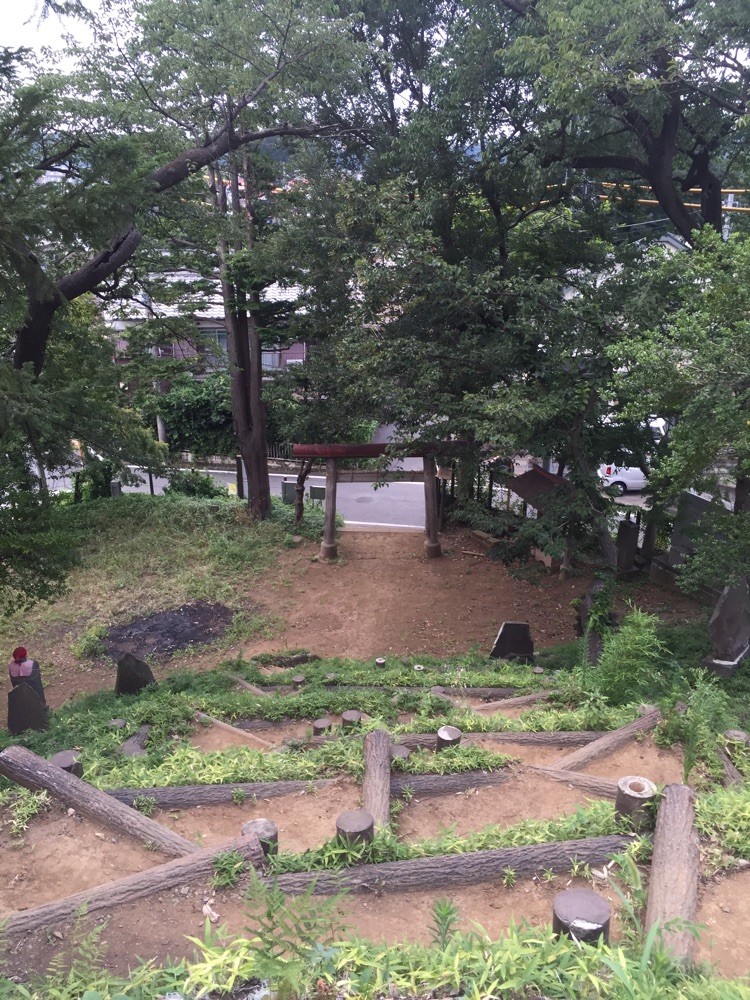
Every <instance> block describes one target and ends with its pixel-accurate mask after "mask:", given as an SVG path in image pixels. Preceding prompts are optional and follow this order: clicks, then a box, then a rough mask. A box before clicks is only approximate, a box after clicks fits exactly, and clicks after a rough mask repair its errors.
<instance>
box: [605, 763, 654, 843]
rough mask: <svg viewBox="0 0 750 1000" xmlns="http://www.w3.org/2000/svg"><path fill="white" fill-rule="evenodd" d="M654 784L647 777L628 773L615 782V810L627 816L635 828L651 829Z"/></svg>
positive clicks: (652, 824)
mask: <svg viewBox="0 0 750 1000" xmlns="http://www.w3.org/2000/svg"><path fill="white" fill-rule="evenodd" d="M655 802H656V785H655V784H654V783H653V781H649V779H648V778H640V777H638V776H637V775H634V774H628V775H626V776H625V777H624V778H620V780H619V781H618V782H617V797H616V798H615V812H616V813H617V814H618V816H627V817H629V818H630V820H631V821H632V823H633V826H634V827H635V829H636V830H651V829H653V826H654V822H655V819H656V814H655V812H654V809H653V806H654V804H655Z"/></svg>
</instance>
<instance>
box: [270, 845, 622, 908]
mask: <svg viewBox="0 0 750 1000" xmlns="http://www.w3.org/2000/svg"><path fill="white" fill-rule="evenodd" d="M631 842H632V837H626V836H613V837H591V838H590V839H588V840H563V841H558V842H557V843H553V844H530V845H528V846H527V847H505V848H501V849H500V850H496V851H474V852H472V853H469V854H444V855H440V856H439V857H434V858H417V859H415V860H413V861H386V862H384V863H383V864H379V865H356V866H355V867H353V868H345V869H343V870H341V871H337V872H330V871H319V872H303V873H300V874H289V875H279V876H277V878H275V879H273V880H272V879H267V880H265V879H263V878H262V877H261V880H262V881H267V883H268V884H269V885H270V884H272V883H273V884H277V885H278V887H279V889H281V890H282V891H283V892H285V893H288V894H293V893H301V892H305V890H307V889H309V887H310V886H311V885H312V886H313V887H314V888H313V892H314V893H315V894H316V895H321V896H325V895H329V896H330V895H333V894H335V893H337V892H341V891H342V890H343V889H348V890H349V891H351V892H371V893H380V892H383V891H384V892H409V891H410V890H414V889H448V888H452V887H462V886H466V885H479V884H481V883H482V882H500V881H501V880H502V877H503V870H504V869H505V868H512V869H513V871H514V872H515V875H516V877H517V878H528V877H529V876H531V875H535V874H536V873H537V872H540V871H542V870H544V869H550V868H551V869H552V871H554V872H558V873H563V872H568V871H569V870H570V866H571V864H572V863H573V861H574V860H575V859H578V861H579V862H583V863H585V864H589V865H601V864H605V863H606V862H607V861H608V860H609V859H610V858H611V857H612V855H613V854H618V853H620V852H621V851H624V850H625V848H626V847H627V846H628V844H630V843H631Z"/></svg>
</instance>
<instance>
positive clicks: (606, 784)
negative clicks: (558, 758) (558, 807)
mask: <svg viewBox="0 0 750 1000" xmlns="http://www.w3.org/2000/svg"><path fill="white" fill-rule="evenodd" d="M516 770H518V771H528V772H529V773H530V774H539V775H541V776H542V777H545V778H550V779H551V780H552V781H559V782H561V783H562V784H565V785H572V786H573V788H580V789H581V790H582V791H584V792H590V793H591V794H592V795H596V796H597V797H598V798H601V799H614V798H616V797H617V782H616V781H608V780H607V779H606V778H597V777H596V776H595V775H593V774H579V773H578V772H577V771H558V770H557V769H556V768H554V767H534V766H530V765H524V764H521V765H519V766H518V767H517V768H516Z"/></svg>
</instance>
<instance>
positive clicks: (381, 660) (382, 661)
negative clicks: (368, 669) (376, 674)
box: [375, 656, 385, 670]
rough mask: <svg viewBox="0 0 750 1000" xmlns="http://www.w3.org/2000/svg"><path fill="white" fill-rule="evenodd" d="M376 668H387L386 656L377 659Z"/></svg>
mask: <svg viewBox="0 0 750 1000" xmlns="http://www.w3.org/2000/svg"><path fill="white" fill-rule="evenodd" d="M375 666H376V667H377V668H378V669H379V670H382V669H383V667H384V666H385V657H384V656H378V657H376V659H375Z"/></svg>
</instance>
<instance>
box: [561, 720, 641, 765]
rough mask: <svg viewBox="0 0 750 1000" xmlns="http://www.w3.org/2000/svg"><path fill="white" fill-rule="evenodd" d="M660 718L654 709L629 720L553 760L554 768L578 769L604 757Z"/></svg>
mask: <svg viewBox="0 0 750 1000" xmlns="http://www.w3.org/2000/svg"><path fill="white" fill-rule="evenodd" d="M660 719H661V715H660V713H659V710H658V709H655V710H654V711H653V712H649V713H648V714H647V715H644V716H642V717H641V718H639V719H636V720H635V722H629V723H628V725H627V726H622V727H621V728H620V729H615V730H614V731H613V732H611V733H607V734H606V735H605V736H602V737H601V738H600V739H598V740H594V742H593V743H589V744H588V745H587V746H583V747H581V748H580V750H575V751H574V752H573V753H569V754H567V755H566V756H565V757H563V758H561V759H560V760H557V761H555V769H556V770H558V771H579V770H580V769H581V768H583V767H586V766H587V765H589V764H593V762H594V761H595V760H599V758H600V757H605V756H606V755H607V754H608V753H612V752H613V751H614V750H617V749H618V747H621V746H624V744H625V743H629V742H630V740H632V739H633V737H634V736H636V735H637V734H638V733H648V732H650V731H651V730H652V729H654V728H655V727H656V725H657V723H658V722H659V720H660Z"/></svg>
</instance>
